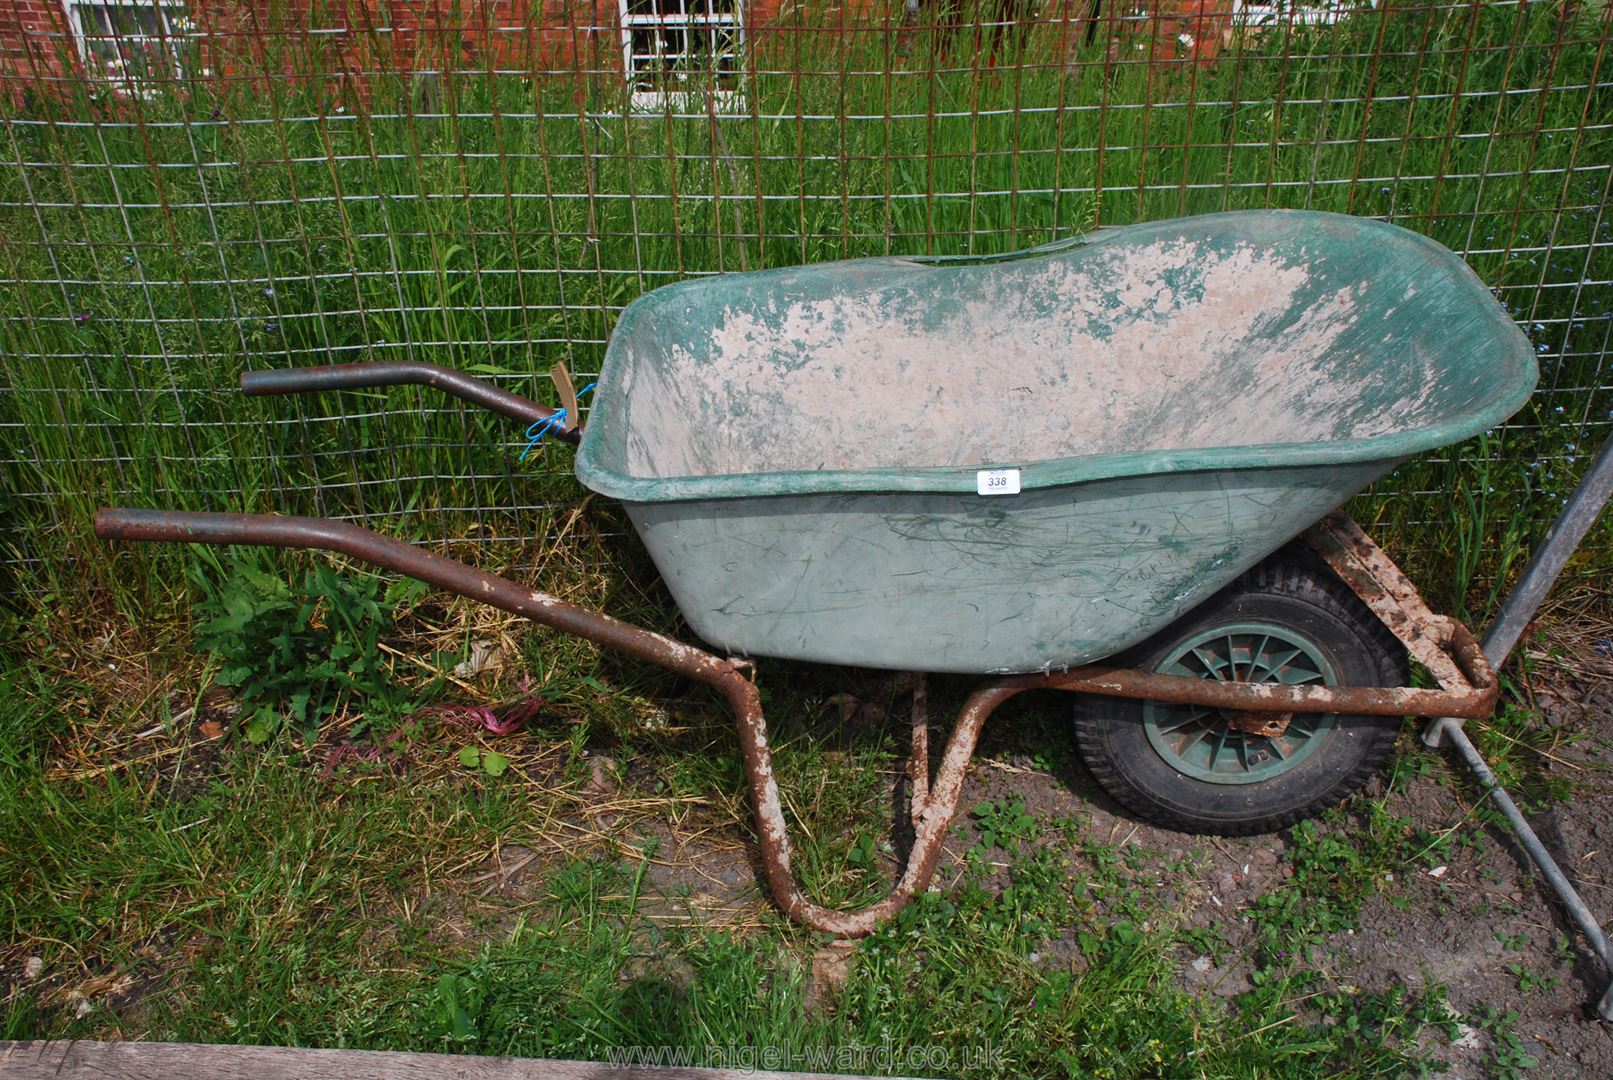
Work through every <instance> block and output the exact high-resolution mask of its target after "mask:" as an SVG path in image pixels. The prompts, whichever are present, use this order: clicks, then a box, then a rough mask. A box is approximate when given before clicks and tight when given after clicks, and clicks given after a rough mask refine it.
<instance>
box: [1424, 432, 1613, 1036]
mask: <svg viewBox="0 0 1613 1080" xmlns="http://www.w3.org/2000/svg"><path fill="white" fill-rule="evenodd" d="M1610 494H1613V438H1609V439H1607V440H1606V441H1605V442H1604V443H1603V444H1602V449H1601V450H1600V451H1599V452H1598V453H1597V455H1596V460H1595V461H1593V462H1592V463H1591V467H1590V471H1589V472H1587V473H1586V474H1585V478H1584V479H1583V480H1581V481H1580V484H1579V487H1578V488H1576V489H1575V491H1574V494H1573V495H1572V496H1570V497H1569V500H1568V505H1567V506H1565V507H1564V508H1563V512H1562V513H1561V514H1560V515H1559V516H1558V518H1557V520H1556V522H1554V523H1553V524H1552V527H1551V531H1550V532H1548V533H1547V534H1546V539H1545V541H1544V542H1543V543H1542V544H1541V545H1540V547H1539V549H1538V550H1537V551H1536V552H1535V554H1534V557H1533V558H1532V559H1530V560H1529V565H1528V567H1527V568H1525V570H1524V572H1523V577H1522V578H1520V579H1519V580H1518V584H1517V585H1516V586H1515V587H1514V588H1513V590H1512V592H1511V593H1509V594H1508V595H1507V598H1506V600H1505V601H1504V602H1503V603H1502V605H1501V610H1500V612H1499V613H1498V614H1497V615H1496V617H1495V620H1494V621H1493V622H1492V623H1491V624H1490V628H1489V630H1487V631H1486V632H1485V634H1484V655H1485V656H1486V657H1487V658H1488V659H1489V661H1490V663H1491V665H1492V666H1493V667H1494V668H1495V669H1496V670H1497V671H1499V670H1500V669H1501V665H1502V664H1504V663H1506V659H1507V657H1508V656H1510V655H1511V654H1512V650H1513V647H1514V646H1516V645H1517V643H1518V639H1519V638H1520V637H1522V636H1523V631H1524V628H1525V627H1526V626H1528V625H1529V621H1530V620H1531V619H1533V618H1534V617H1535V612H1536V611H1538V610H1539V609H1540V605H1541V603H1542V602H1544V600H1545V599H1546V594H1547V593H1548V592H1550V591H1551V587H1552V585H1553V584H1555V583H1556V581H1557V576H1558V575H1559V574H1561V573H1562V571H1563V567H1564V566H1566V565H1568V560H1569V559H1570V558H1571V557H1572V556H1573V554H1574V552H1575V551H1576V550H1577V549H1578V548H1579V545H1580V542H1581V541H1583V540H1584V539H1585V534H1586V533H1588V532H1590V530H1591V526H1592V525H1594V524H1595V523H1596V518H1597V516H1598V515H1599V514H1600V513H1601V512H1602V508H1603V507H1604V506H1606V505H1607V501H1608V496H1609V495H1610ZM1447 741H1448V742H1449V743H1450V745H1451V746H1453V747H1454V748H1455V750H1456V752H1457V754H1458V756H1460V757H1461V759H1462V761H1463V762H1464V763H1465V764H1466V765H1467V767H1468V769H1469V770H1471V771H1472V773H1473V776H1474V778H1475V779H1476V780H1478V782H1479V785H1480V786H1481V787H1482V788H1483V789H1484V792H1485V794H1486V795H1488V796H1489V798H1490V799H1491V801H1493V802H1494V803H1495V805H1496V806H1497V807H1498V808H1500V810H1501V813H1502V814H1504V815H1505V816H1506V819H1507V821H1508V822H1509V823H1510V824H1511V825H1512V831H1513V832H1515V833H1516V834H1517V836H1518V840H1519V842H1520V843H1522V844H1523V847H1524V850H1525V851H1527V852H1528V853H1529V858H1530V859H1531V860H1533V861H1534V864H1535V865H1536V866H1538V867H1539V868H1540V871H1541V873H1542V874H1544V875H1545V878H1546V880H1547V881H1548V882H1550V883H1551V887H1552V889H1553V890H1554V891H1555V892H1556V893H1557V897H1558V899H1560V900H1561V901H1562V902H1563V906H1564V907H1565V908H1567V909H1568V914H1569V915H1570V916H1571V917H1572V918H1573V920H1574V922H1575V923H1576V924H1577V925H1578V926H1579V928H1580V931H1581V932H1582V933H1584V935H1585V939H1586V940H1587V941H1589V942H1590V945H1591V948H1592V950H1594V951H1595V953H1596V955H1597V956H1599V957H1600V958H1601V960H1602V963H1603V965H1604V966H1605V967H1606V968H1607V969H1608V971H1609V973H1610V974H1613V953H1610V951H1609V948H1608V941H1607V935H1606V934H1604V933H1603V932H1602V924H1601V922H1600V921H1598V920H1597V918H1596V916H1595V915H1594V914H1592V912H1591V909H1590V908H1588V907H1586V906H1585V901H1583V900H1581V899H1580V896H1579V893H1578V892H1576V891H1575V889H1574V886H1573V885H1571V884H1570V883H1569V881H1568V877H1567V875H1565V874H1564V873H1563V872H1562V870H1561V868H1559V867H1558V865H1557V861H1556V860H1555V859H1553V858H1552V857H1551V853H1550V852H1548V851H1547V850H1546V848H1545V845H1543V844H1542V843H1541V842H1540V837H1539V836H1537V835H1535V831H1534V829H1532V828H1531V827H1530V826H1529V823H1528V822H1527V821H1525V820H1524V817H1523V813H1522V812H1521V811H1520V810H1519V809H1518V806H1517V804H1516V803H1514V802H1513V801H1512V798H1511V796H1509V795H1508V794H1507V793H1506V790H1505V789H1504V788H1502V787H1501V785H1500V784H1498V783H1497V782H1496V779H1495V774H1494V773H1493V772H1491V771H1490V767H1489V766H1488V765H1486V764H1485V763H1484V758H1483V757H1481V756H1480V755H1479V752H1478V749H1477V748H1476V747H1475V746H1474V745H1473V741H1472V740H1471V739H1469V738H1468V737H1467V732H1465V731H1463V730H1462V721H1461V720H1459V719H1457V718H1455V717H1448V716H1447V717H1441V718H1440V719H1438V720H1432V721H1430V722H1429V723H1428V725H1427V727H1426V728H1425V729H1424V730H1423V742H1424V743H1426V744H1427V745H1429V746H1444V745H1445V744H1446V742H1447ZM1596 1011H1597V1015H1599V1016H1601V1018H1602V1019H1604V1020H1613V981H1610V982H1609V984H1608V988H1607V990H1606V992H1604V993H1603V994H1602V998H1601V1000H1600V1001H1599V1002H1598V1003H1597V1006H1596Z"/></svg>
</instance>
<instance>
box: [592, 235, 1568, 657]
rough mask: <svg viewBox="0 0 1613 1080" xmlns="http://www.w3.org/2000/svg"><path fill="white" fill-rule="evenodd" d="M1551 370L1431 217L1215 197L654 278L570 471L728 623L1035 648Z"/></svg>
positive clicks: (1171, 604)
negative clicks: (1151, 215) (915, 249)
mask: <svg viewBox="0 0 1613 1080" xmlns="http://www.w3.org/2000/svg"><path fill="white" fill-rule="evenodd" d="M1537 374H1538V373H1537V370H1536V367H1535V363H1534V358H1533V353H1532V350H1531V349H1530V347H1529V343H1528V341H1527V339H1526V338H1524V336H1523V335H1522V334H1521V333H1520V332H1519V331H1518V329H1517V327H1516V326H1515V325H1514V324H1513V323H1512V321H1511V320H1510V319H1509V318H1507V317H1506V315H1505V313H1504V312H1503V311H1502V310H1501V308H1500V306H1499V305H1498V304H1497V303H1496V301H1495V300H1494V299H1493V298H1492V297H1491V296H1490V294H1489V292H1488V290H1487V289H1486V288H1485V287H1484V285H1483V283H1481V282H1480V281H1479V280H1478V278H1477V277H1476V276H1474V274H1473V273H1472V272H1471V271H1470V270H1469V269H1468V268H1467V267H1466V265H1465V264H1463V263H1462V262H1461V260H1460V259H1458V258H1457V257H1456V256H1455V255H1454V254H1452V253H1451V252H1450V251H1448V250H1447V249H1445V248H1443V247H1441V246H1439V245H1438V244H1436V243H1434V242H1433V241H1430V240H1428V239H1426V238H1424V237H1421V236H1418V235H1416V234H1414V233H1410V232H1407V231H1405V230H1402V229H1399V228H1396V227H1394V226H1390V225H1385V224H1382V223H1379V222H1375V221H1370V220H1367V219H1360V218H1350V217H1342V216H1338V215H1331V214H1316V213H1307V212H1299V211H1254V212H1248V213H1232V214H1214V215H1207V216H1203V217H1196V218H1185V219H1181V220H1177V221H1167V222H1159V223H1153V224H1148V225H1139V226H1134V227H1131V228H1126V229H1116V230H1111V231H1106V232H1102V233H1098V234H1095V235H1093V236H1091V237H1086V238H1081V239H1076V240H1070V241H1062V242H1059V243H1056V244H1051V245H1047V246H1045V247H1043V248H1037V249H1032V250H1030V251H1027V252H1021V253H1018V254H1017V255H1014V256H1008V257H997V258H982V259H898V258H879V259H860V260H854V261H850V262H841V263H828V264H822V265H817V266H809V267H802V268H798V269H790V270H774V271H763V272H759V273H752V274H730V275H724V276H722V277H716V278H705V279H699V280H692V281H686V282H681V283H679V284H676V285H671V286H667V287H666V288H663V289H658V290H656V291H655V292H653V293H649V294H647V295H646V296H644V297H642V298H641V299H639V300H638V301H636V302H635V303H634V304H632V305H631V306H630V307H629V308H628V309H627V311H626V312H625V313H624V314H623V316H622V319H621V322H620V324H619V326H618V327H617V330H616V333H615V335H614V336H613V338H612V339H611V343H610V347H609V350H608V352H607V355H606V359H605V365H604V370H603V372H602V374H601V376H600V380H599V388H598V390H597V391H596V394H597V399H596V401H595V404H594V408H593V411H592V413H591V416H590V422H589V424H588V427H587V430H586V432H585V434H584V436H583V440H582V445H581V448H580V450H579V452H578V455H577V475H578V477H579V479H581V480H582V482H583V483H584V484H586V485H588V486H589V487H590V488H593V489H594V490H596V491H599V492H602V493H604V494H606V495H610V496H613V497H616V498H619V499H621V500H623V502H624V503H625V504H626V507H627V511H628V514H629V516H630V518H631V519H632V521H633V523H634V525H635V527H636V528H637V529H638V532H639V534H640V536H641V537H642V538H643V540H644V543H645V545H646V546H647V547H648V548H649V551H650V553H651V555H652V556H653V557H654V559H655V561H656V565H657V566H658V567H659V569H660V571H661V574H662V576H663V577H664V578H665V580H666V582H667V585H668V587H669V588H670V589H671V591H672V594H673V596H674V597H675V598H676V600H677V602H678V605H679V607H680V609H681V610H682V612H683V615H684V617H685V618H686V619H687V621H688V622H689V624H690V627H691V628H692V629H693V630H694V631H695V632H696V633H697V634H699V635H700V636H701V637H702V638H704V639H705V640H706V641H708V642H710V643H711V644H713V645H715V646H718V647H720V648H723V649H726V650H728V651H730V652H732V653H735V654H742V655H757V656H781V657H791V658H796V659H802V660H815V661H821V662H826V663H835V664H847V665H853V666H861V667H878V668H898V669H907V670H916V671H950V672H972V673H986V672H1007V671H1037V670H1047V669H1050V668H1060V667H1063V666H1066V665H1073V664H1080V663H1086V662H1090V661H1093V660H1097V659H1101V658H1103V657H1105V656H1107V655H1110V654H1112V653H1114V652H1116V651H1118V650H1120V649H1123V648H1125V647H1126V646H1128V645H1131V644H1133V643H1135V642H1137V641H1140V640H1142V639H1143V638H1145V637H1147V636H1149V635H1150V634H1152V633H1154V632H1156V631H1158V630H1160V629H1163V628H1164V627H1165V626H1167V625H1168V624H1169V623H1171V622H1172V621H1174V620H1175V619H1176V618H1178V617H1179V616H1180V615H1182V614H1183V613H1185V612H1186V611H1188V610H1190V609H1191V608H1192V607H1193V606H1194V605H1195V604H1197V603H1199V602H1200V601H1202V600H1204V599H1205V598H1207V597H1208V596H1210V595H1211V594H1213V593H1214V592H1215V591H1216V590H1217V589H1219V588H1220V587H1221V586H1222V585H1224V584H1226V583H1227V582H1229V581H1231V580H1232V579H1233V578H1234V577H1236V576H1237V575H1238V574H1239V573H1241V572H1242V571H1243V570H1244V569H1246V568H1247V567H1249V566H1251V565H1253V564H1254V563H1255V562H1257V561H1259V560H1260V559H1261V558H1262V557H1264V556H1265V555H1266V554H1268V553H1269V552H1271V551H1273V550H1275V549H1276V548H1277V547H1279V546H1281V545H1282V544H1283V543H1285V542H1286V541H1288V540H1289V539H1291V538H1292V537H1294V536H1295V535H1297V534H1298V533H1300V532H1301V531H1303V530H1304V529H1305V528H1306V527H1308V526H1309V525H1310V524H1312V523H1313V522H1314V521H1316V520H1317V519H1318V518H1319V517H1321V516H1322V515H1323V514H1325V513H1327V512H1329V511H1330V510H1332V509H1334V508H1335V507H1337V506H1338V505H1340V504H1341V503H1343V502H1344V501H1345V500H1346V499H1348V498H1349V497H1350V496H1351V495H1353V494H1354V493H1356V492H1357V491H1359V490H1360V489H1361V488H1363V487H1365V486H1366V485H1367V484H1369V483H1371V482H1372V481H1373V480H1374V479H1375V478H1376V477H1378V476H1379V475H1380V474H1382V473H1383V472H1385V471H1386V470H1388V469H1390V468H1392V467H1393V466H1394V465H1395V464H1397V463H1398V462H1400V461H1403V460H1405V459H1406V458H1407V457H1409V456H1411V455H1413V454H1417V453H1420V452H1422V451H1424V450H1428V449H1432V448H1434V447H1437V446H1442V445H1446V444H1449V443H1453V442H1457V441H1460V440H1462V439H1465V438H1468V437H1470V436H1472V435H1475V434H1477V433H1478V432H1481V431H1483V430H1485V429H1487V428H1489V427H1491V426H1493V425H1494V424H1496V423H1498V422H1500V421H1501V420H1503V419H1504V418H1506V417H1507V416H1509V415H1511V414H1512V413H1513V412H1514V411H1516V410H1517V408H1518V407H1519V406H1520V405H1522V404H1523V402H1524V401H1525V400H1526V399H1527V397H1528V395H1529V392H1530V391H1531V389H1532V388H1533V386H1534V383H1535V380H1536V378H1537ZM1015 488H1017V493H1015V494H997V493H996V492H999V491H1004V490H1013V489H1015Z"/></svg>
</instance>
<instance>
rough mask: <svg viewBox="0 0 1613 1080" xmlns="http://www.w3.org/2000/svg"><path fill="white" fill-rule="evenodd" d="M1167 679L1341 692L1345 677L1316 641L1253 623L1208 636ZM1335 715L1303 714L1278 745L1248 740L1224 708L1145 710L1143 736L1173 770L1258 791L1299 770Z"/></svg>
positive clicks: (1168, 666) (1201, 636) (1180, 648)
mask: <svg viewBox="0 0 1613 1080" xmlns="http://www.w3.org/2000/svg"><path fill="white" fill-rule="evenodd" d="M1156 670H1157V671H1159V672H1160V673H1162V674H1165V675H1189V676H1192V677H1193V678H1198V679H1219V680H1222V681H1231V680H1239V681H1243V682H1257V683H1284V684H1287V685H1289V686H1303V685H1305V684H1324V685H1328V686H1333V685H1337V683H1338V673H1337V672H1336V671H1335V670H1334V668H1333V665H1332V664H1331V663H1330V662H1329V661H1328V659H1327V655H1326V654H1325V653H1324V652H1323V651H1322V650H1321V648H1320V647H1318V646H1317V645H1316V644H1315V643H1314V642H1312V641H1310V640H1308V639H1307V638H1305V637H1304V636H1303V635H1301V634H1298V633H1295V632H1294V630H1293V629H1291V628H1289V627H1284V626H1276V625H1273V624H1270V623H1260V622H1248V623H1235V624H1232V625H1230V626H1217V627H1214V628H1212V629H1209V630H1201V631H1199V632H1198V633H1197V634H1194V635H1193V636H1192V637H1189V638H1187V639H1186V640H1184V641H1183V642H1181V643H1180V644H1179V645H1177V646H1176V647H1175V648H1173V649H1172V650H1171V651H1170V652H1169V653H1168V654H1166V656H1165V659H1164V660H1163V661H1162V662H1161V663H1160V665H1159V667H1158V668H1157V669H1156ZM1333 721H1334V715H1333V714H1332V713H1328V714H1327V715H1325V716H1324V715H1317V714H1315V713H1296V714H1294V718H1293V719H1292V720H1291V721H1290V722H1289V724H1288V730H1287V731H1285V732H1284V733H1283V734H1282V735H1279V736H1277V737H1276V738H1269V737H1267V736H1264V735H1245V734H1243V733H1242V732H1238V731H1234V730H1232V728H1231V727H1230V726H1229V725H1228V724H1227V718H1226V713H1225V711H1224V710H1221V709H1210V708H1202V707H1200V706H1197V705H1173V704H1168V703H1166V702H1160V701H1147V702H1144V703H1143V731H1144V732H1146V733H1147V735H1148V742H1149V743H1150V744H1151V745H1152V746H1153V748H1154V749H1155V750H1156V751H1158V752H1159V756H1160V757H1162V758H1164V759H1165V761H1166V763H1167V764H1169V765H1170V766H1171V768H1173V769H1175V770H1177V771H1178V772H1180V773H1183V774H1185V775H1187V776H1191V777H1193V778H1195V779H1198V780H1206V781H1208V782H1210V783H1212V784H1254V783H1258V782H1259V781H1261V780H1270V779H1272V778H1273V777H1277V776H1281V775H1283V774H1284V773H1286V772H1289V771H1291V770H1293V769H1296V768H1298V767H1299V766H1300V764H1302V763H1303V762H1304V761H1305V759H1306V758H1308V757H1310V756H1311V755H1312V754H1313V753H1315V752H1316V748H1317V747H1319V746H1320V745H1321V744H1322V743H1323V741H1325V740H1326V738H1327V733H1328V732H1329V731H1332V730H1333Z"/></svg>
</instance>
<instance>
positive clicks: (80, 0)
mask: <svg viewBox="0 0 1613 1080" xmlns="http://www.w3.org/2000/svg"><path fill="white" fill-rule="evenodd" d="M61 3H62V9H63V11H64V12H65V13H66V15H67V26H68V29H69V30H71V31H72V34H73V45H74V47H75V48H77V49H78V58H79V60H80V61H81V62H82V63H83V64H84V69H85V70H86V71H88V72H89V73H90V74H91V75H92V76H93V77H95V78H97V79H105V80H106V81H108V82H110V83H112V84H113V85H114V86H115V87H116V88H117V89H118V90H119V91H121V92H123V93H127V94H134V95H139V96H141V97H150V96H151V95H152V94H153V93H155V92H156V88H155V87H153V86H151V85H149V83H145V84H143V83H144V80H142V79H141V77H140V76H138V75H133V74H130V73H128V72H126V71H120V70H108V69H107V67H106V61H103V60H102V59H101V55H100V54H99V53H97V52H96V51H95V44H96V43H97V42H100V41H105V40H106V38H105V37H104V36H103V35H102V33H101V29H100V27H99V26H94V27H91V28H88V29H87V28H86V27H85V25H84V22H85V18H86V16H87V14H88V12H87V11H86V10H85V9H86V8H98V7H107V8H130V9H133V10H137V11H153V12H155V13H156V15H157V18H158V20H160V21H161V24H162V34H161V35H156V34H136V35H129V36H126V37H119V38H118V39H117V40H118V41H119V42H124V41H149V42H152V43H153V46H154V47H155V48H158V49H162V50H164V51H165V52H167V54H168V62H169V64H170V65H171V70H172V71H173V74H174V77H175V78H179V79H182V78H184V76H185V57H184V49H185V42H186V41H187V40H188V39H189V38H190V36H191V30H192V24H191V20H190V11H189V9H188V8H187V6H186V4H185V0H61Z"/></svg>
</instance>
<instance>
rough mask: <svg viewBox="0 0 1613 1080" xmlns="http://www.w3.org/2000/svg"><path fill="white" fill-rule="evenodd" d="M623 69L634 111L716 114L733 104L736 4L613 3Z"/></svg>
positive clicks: (738, 31) (698, 0) (740, 27)
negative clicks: (617, 7) (710, 98)
mask: <svg viewBox="0 0 1613 1080" xmlns="http://www.w3.org/2000/svg"><path fill="white" fill-rule="evenodd" d="M618 2H619V3H620V4H621V13H622V69H623V71H624V73H625V74H626V76H627V83H628V85H629V86H630V87H631V88H632V92H633V104H634V106H635V107H637V108H644V109H660V108H664V107H665V106H666V104H667V102H668V98H669V97H670V98H671V99H672V100H673V104H675V105H677V106H678V107H680V108H689V109H696V108H698V109H700V110H702V111H703V110H704V109H705V108H706V103H707V94H708V93H710V94H712V95H715V102H716V107H717V108H718V109H719V110H726V109H731V108H733V107H734V105H735V104H736V103H737V101H738V93H737V91H738V87H739V77H740V60H739V57H740V49H741V47H742V46H743V44H744V33H745V27H744V19H743V18H742V13H741V9H740V0H618Z"/></svg>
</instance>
